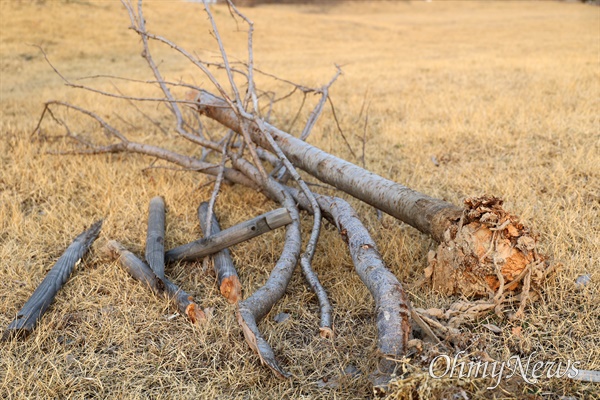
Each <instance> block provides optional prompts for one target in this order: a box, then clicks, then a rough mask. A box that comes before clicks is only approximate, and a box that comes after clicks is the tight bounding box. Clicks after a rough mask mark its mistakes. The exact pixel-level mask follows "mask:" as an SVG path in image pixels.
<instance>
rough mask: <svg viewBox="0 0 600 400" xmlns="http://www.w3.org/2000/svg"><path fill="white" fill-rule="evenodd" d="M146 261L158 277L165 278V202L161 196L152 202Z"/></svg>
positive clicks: (149, 215) (149, 214)
mask: <svg viewBox="0 0 600 400" xmlns="http://www.w3.org/2000/svg"><path fill="white" fill-rule="evenodd" d="M146 261H147V262H148V265H149V266H150V268H152V271H154V273H155V274H156V276H158V277H159V278H160V279H163V278H164V277H165V202H164V200H163V198H162V197H160V196H157V197H154V198H152V200H150V207H149V210H148V232H147V234H146Z"/></svg>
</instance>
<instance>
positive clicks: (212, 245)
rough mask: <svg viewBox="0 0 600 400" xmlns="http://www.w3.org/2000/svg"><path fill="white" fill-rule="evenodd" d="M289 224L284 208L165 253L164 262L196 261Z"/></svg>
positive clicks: (288, 216)
mask: <svg viewBox="0 0 600 400" xmlns="http://www.w3.org/2000/svg"><path fill="white" fill-rule="evenodd" d="M291 222H292V217H291V216H290V214H289V213H288V211H287V210H286V209H285V208H279V209H277V210H273V211H269V212H268V213H265V214H262V215H259V216H258V217H256V218H253V219H251V220H249V221H246V222H242V223H241V224H238V225H235V226H232V227H231V228H227V229H225V230H224V231H221V232H219V233H217V234H214V235H212V236H209V237H205V238H202V239H198V240H196V241H194V242H190V243H187V244H184V245H182V246H179V247H176V248H174V249H171V250H169V251H167V252H166V253H165V260H166V261H167V262H173V261H179V260H184V261H191V260H197V259H199V258H202V257H206V256H209V255H211V254H214V253H216V252H218V251H221V250H223V249H226V248H228V247H231V246H233V245H236V244H238V243H242V242H245V241H246V240H249V239H252V238H255V237H257V236H260V235H262V234H263V233H267V232H269V231H272V230H274V229H277V228H280V227H282V226H284V225H287V224H289V223H291Z"/></svg>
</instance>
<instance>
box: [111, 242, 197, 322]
mask: <svg viewBox="0 0 600 400" xmlns="http://www.w3.org/2000/svg"><path fill="white" fill-rule="evenodd" d="M106 247H107V249H108V250H109V251H110V252H111V253H112V254H113V255H114V256H115V257H118V258H119V262H120V263H121V265H122V266H123V268H125V270H126V271H127V273H129V275H131V277H132V278H134V279H136V280H138V281H140V282H142V283H144V284H146V285H147V286H148V287H149V288H150V289H151V290H152V291H153V292H154V293H155V294H158V295H162V296H166V297H168V298H169V299H172V301H173V302H175V304H176V305H177V309H178V310H179V311H180V312H181V313H182V314H185V315H187V316H188V318H189V319H190V321H191V322H192V323H196V322H200V321H204V320H205V319H206V316H205V315H204V312H203V311H202V309H201V308H200V307H198V305H197V304H196V303H195V302H194V301H193V300H194V299H193V297H192V296H191V295H190V294H188V293H186V292H185V291H183V290H182V289H180V288H179V286H177V285H176V284H174V283H173V282H171V281H169V280H168V279H167V278H162V279H161V278H160V277H158V276H157V275H156V274H155V273H154V272H153V271H152V269H151V268H150V267H149V266H148V265H146V263H144V262H143V261H142V260H140V259H139V258H137V257H136V256H135V254H133V253H132V252H130V251H129V250H127V249H125V247H123V246H122V245H121V244H120V243H119V242H116V241H114V240H111V241H109V242H108V243H107V244H106Z"/></svg>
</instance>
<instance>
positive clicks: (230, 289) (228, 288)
mask: <svg viewBox="0 0 600 400" xmlns="http://www.w3.org/2000/svg"><path fill="white" fill-rule="evenodd" d="M207 214H208V203H207V202H202V203H201V204H200V207H198V219H199V220H200V228H201V229H202V234H203V235H204V236H205V237H207V236H211V235H216V234H217V233H219V232H221V227H220V226H219V221H217V217H216V215H215V214H214V213H213V214H212V223H211V224H210V232H208V231H207V229H206V228H207V226H206V215H207ZM212 258H213V264H214V266H215V273H216V274H217V284H218V285H219V290H220V291H221V294H222V295H223V296H224V297H225V298H226V299H227V300H228V301H229V302H230V303H231V304H234V303H237V302H238V301H239V300H241V299H242V284H241V283H240V279H239V277H238V274H237V271H236V270H235V266H234V265H233V260H232V259H231V254H230V253H229V250H228V249H223V250H221V251H219V252H218V253H215V254H214V255H213V256H212Z"/></svg>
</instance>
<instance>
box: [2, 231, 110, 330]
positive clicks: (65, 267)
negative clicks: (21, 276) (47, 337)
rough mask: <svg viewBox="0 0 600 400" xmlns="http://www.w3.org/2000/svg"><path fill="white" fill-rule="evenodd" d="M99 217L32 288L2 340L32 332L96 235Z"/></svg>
mask: <svg viewBox="0 0 600 400" xmlns="http://www.w3.org/2000/svg"><path fill="white" fill-rule="evenodd" d="M101 227H102V220H100V221H98V222H96V223H94V224H93V225H92V226H91V227H90V228H89V229H88V230H86V231H85V232H83V233H81V234H80V235H79V236H77V237H76V238H75V240H74V241H73V243H71V245H70V246H69V247H68V248H67V250H65V252H64V253H63V254H62V256H60V258H59V259H58V261H57V262H56V264H54V266H53V267H52V269H51V270H50V272H48V275H46V277H45V278H44V280H43V281H42V283H40V285H39V286H38V287H37V288H36V289H35V291H34V292H33V294H32V295H31V297H30V298H29V300H27V302H26V303H25V305H24V306H23V308H22V309H21V311H19V313H18V314H17V316H16V318H15V319H14V320H13V321H12V322H11V323H10V325H8V328H7V329H6V331H5V332H4V334H3V336H2V339H3V340H7V339H9V338H11V337H16V336H21V337H24V336H27V335H28V334H29V333H31V332H32V331H33V329H34V328H35V326H36V325H37V322H38V320H39V319H40V318H41V316H42V315H43V314H44V312H46V310H47V309H48V307H49V306H50V304H51V303H52V301H53V300H54V297H55V296H56V293H58V291H59V290H60V288H62V286H63V285H64V284H65V283H66V282H67V280H68V279H69V276H71V273H72V272H73V269H74V268H75V265H77V262H78V261H79V260H80V259H81V258H82V257H83V256H84V255H85V253H87V251H88V250H89V248H90V247H91V245H92V243H94V241H95V240H96V238H97V237H98V234H99V233H100V228H101Z"/></svg>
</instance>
